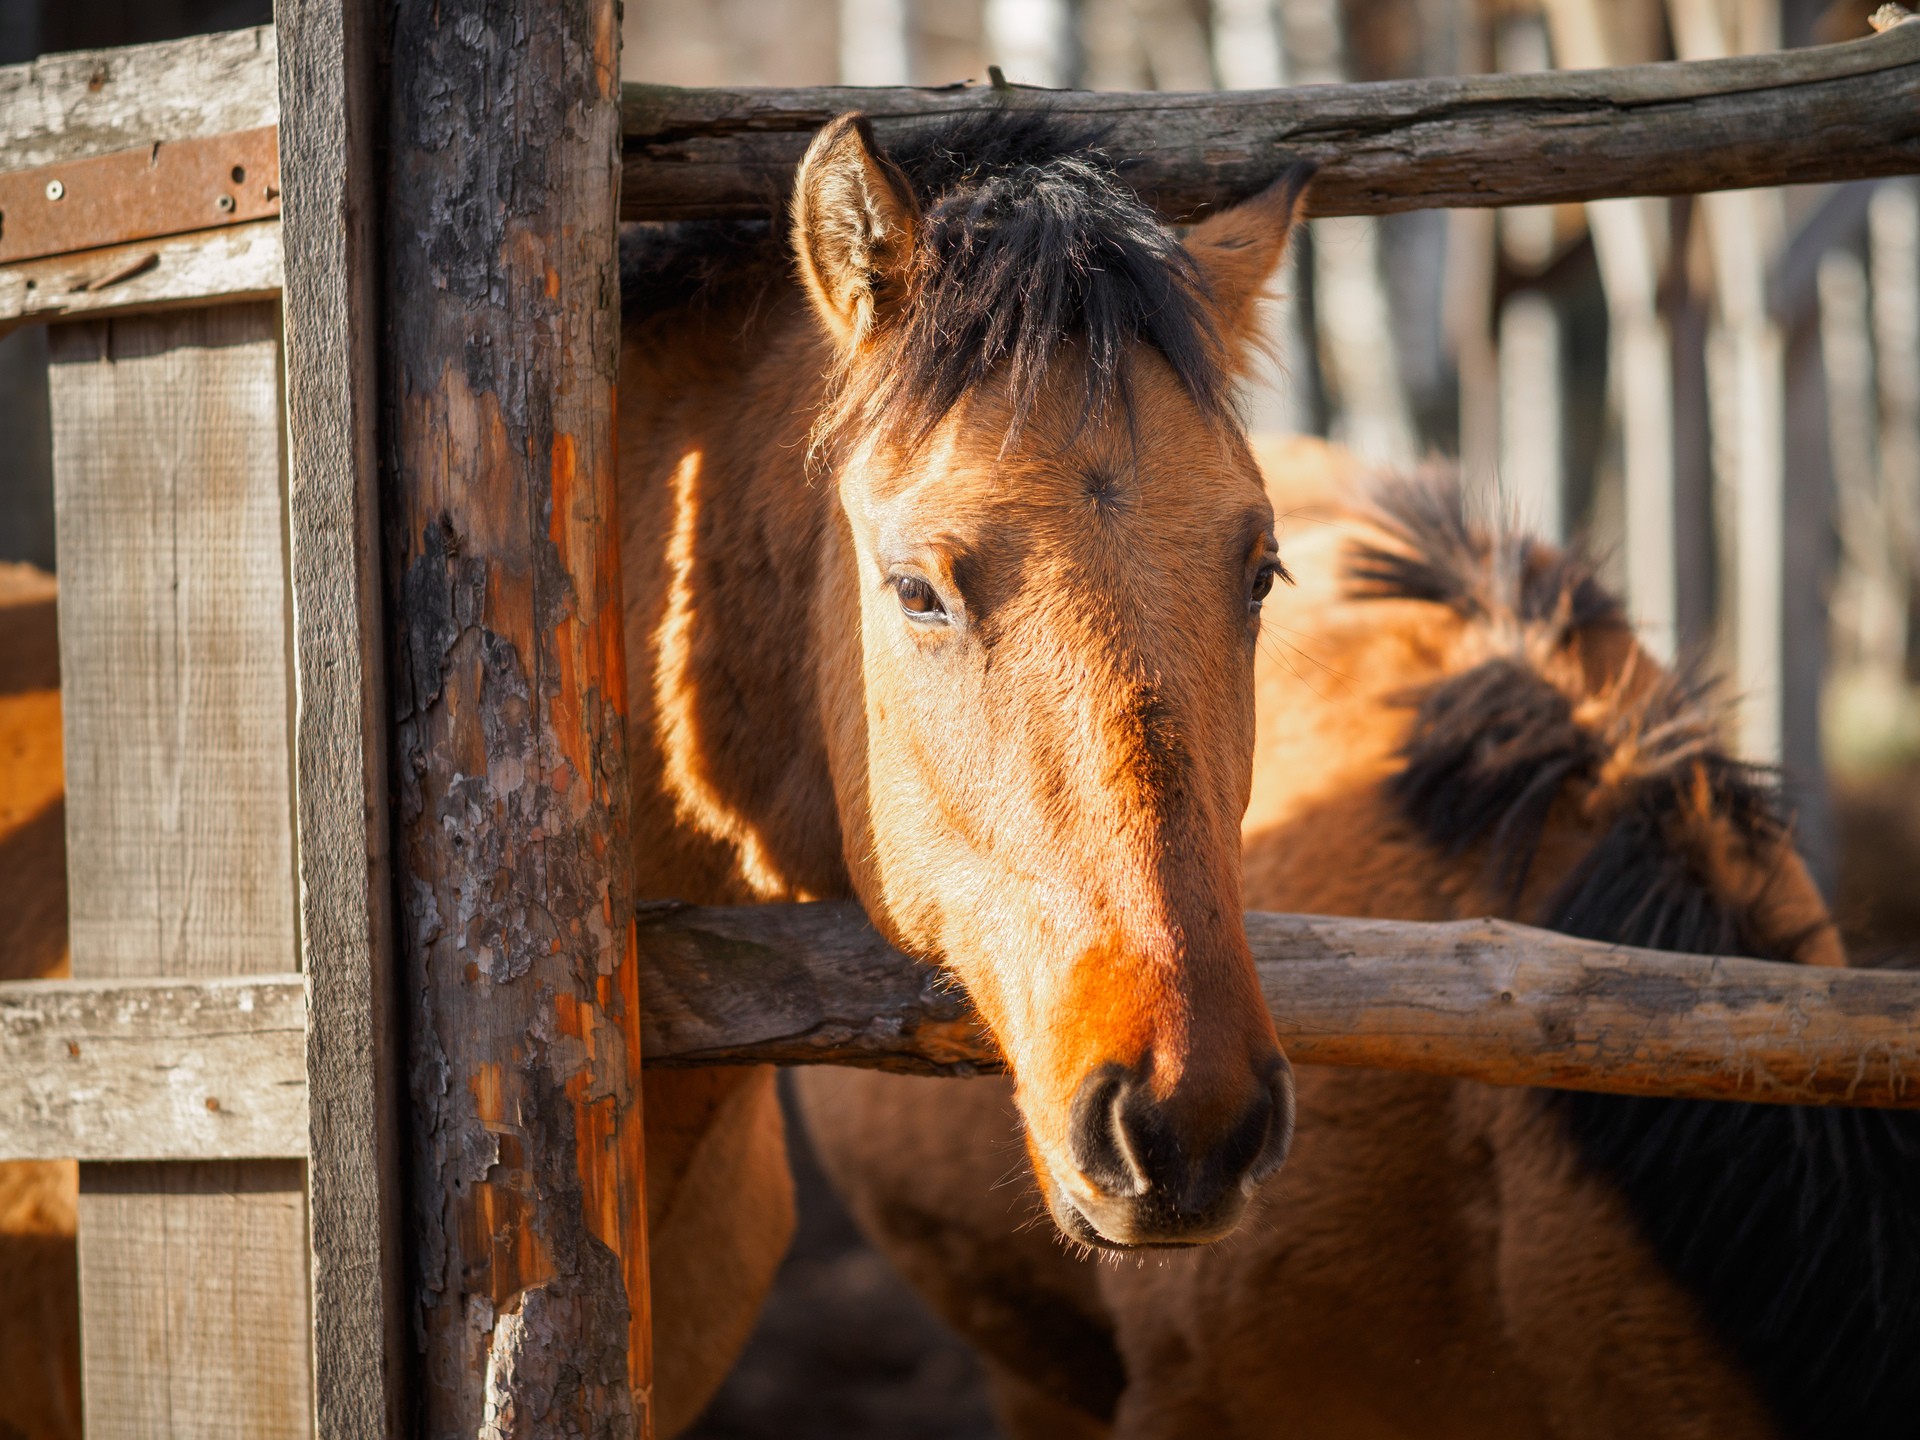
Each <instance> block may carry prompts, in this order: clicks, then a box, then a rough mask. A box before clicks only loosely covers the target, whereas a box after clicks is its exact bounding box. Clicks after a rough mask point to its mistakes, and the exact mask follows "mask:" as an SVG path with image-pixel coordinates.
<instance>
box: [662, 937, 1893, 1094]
mask: <svg viewBox="0 0 1920 1440" xmlns="http://www.w3.org/2000/svg"><path fill="white" fill-rule="evenodd" d="M642 917H643V923H642V926H641V930H640V943H641V952H642V955H643V956H644V957H645V973H646V991H645V994H646V998H647V1010H646V1017H645V1019H646V1023H645V1029H644V1032H643V1034H644V1039H643V1044H644V1045H645V1049H646V1055H647V1063H648V1064H649V1065H742V1064H760V1063H773V1064H787V1065H796V1064H809V1065H866V1066H872V1067H875V1068H878V1069H886V1070H900V1071H907V1072H912V1073H916V1074H972V1073H976V1072H978V1071H980V1070H988V1069H995V1068H998V1065H999V1063H1000V1062H999V1057H998V1055H997V1054H996V1052H995V1051H994V1048H993V1045H992V1042H991V1040H990V1039H989V1038H988V1037H987V1035H986V1033H985V1032H984V1031H983V1030H981V1029H980V1028H979V1027H978V1026H977V1025H976V1023H975V1022H974V1020H973V1018H972V1012H971V1008H970V1007H969V1005H968V1004H967V1001H966V998H965V996H964V995H963V994H962V993H961V992H960V990H959V988H958V987H957V986H956V985H955V984H953V983H952V981H951V980H950V979H948V978H947V977H946V976H944V975H943V974H942V973H941V972H939V971H937V970H936V969H934V968H933V967H931V966H928V965H925V964H921V963H917V962H915V961H912V960H910V959H908V958H906V957H905V956H902V955H899V954H898V953H896V952H894V951H893V950H891V949H890V948H889V947H888V946H887V944H886V942H885V941H883V940H882V939H881V938H880V936H879V935H878V933H877V932H875V931H874V930H873V928H872V927H871V926H870V925H868V923H867V921H866V918H865V916H863V915H862V914H861V912H860V910H859V908H858V907H857V906H856V905H853V904H851V903H849V902H835V903H829V904H818V905H783V906H739V907H730V908H729V907H713V908H706V907H675V906H653V907H648V908H647V909H645V910H643V912H642ZM1247 940H1248V943H1249V945H1250V946H1251V947H1252V950H1253V954H1254V957H1255V960H1256V963H1257V964H1258V966H1259V970H1260V981H1261V988H1262V990H1263V991H1264V993H1265V995H1266V999H1267V1006H1268V1009H1269V1010H1271V1011H1272V1013H1273V1017H1274V1024H1275V1026H1276V1028H1277V1029H1278V1030H1279V1033H1280V1040H1281V1043H1282V1044H1283V1045H1284V1046H1285V1047H1286V1050H1287V1054H1288V1056H1289V1057H1290V1058H1291V1059H1292V1060H1293V1061H1294V1063H1295V1064H1301V1065H1358V1066H1368V1067H1373V1068H1378V1069H1388V1070H1418V1071H1425V1072H1427V1073H1430V1074H1436V1075H1453V1076H1459V1077H1461V1078H1465V1079H1472V1080H1483V1081H1486V1082H1489V1083H1491V1084H1496V1085H1552V1086H1558V1087H1562V1088H1565V1089H1574V1090H1606V1091H1613V1092H1616V1093H1621V1094H1631V1095H1679V1096H1686V1097H1691V1098H1696V1099H1721V1100H1753V1101H1773V1102H1780V1103H1789V1104H1802V1105H1871V1106H1897V1107H1901V1108H1920V1027H1917V1026H1916V1020H1920V975H1913V974H1905V973H1898V972H1891V971H1873V970H1836V969H1825V968H1815V967H1812V966H1800V965H1782V964H1777V963H1774V962H1770V961H1763V960H1742V959H1735V958H1713V957H1706V956H1697V955H1672V954H1666V953H1664V952H1661V951H1653V950H1635V949H1632V948H1630V947H1627V946H1617V945H1603V944H1598V943H1596V942H1594V941H1590V940H1576V939H1573V938H1571V937H1569V936H1565V935H1559V934H1555V933H1553V932H1552V931H1547V930H1536V929H1533V928H1531V927H1529V926H1525V925H1515V924H1511V923H1508V922H1506V921H1501V920H1462V921H1452V922H1448V923H1443V924H1414V923H1409V922H1403V921H1390V920H1354V919H1346V918H1341V917H1337V916H1327V915H1276V914H1265V913H1259V912H1255V913H1250V914H1249V915H1248V916H1247Z"/></svg>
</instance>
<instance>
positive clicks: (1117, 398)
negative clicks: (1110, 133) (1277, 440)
mask: <svg viewBox="0 0 1920 1440" xmlns="http://www.w3.org/2000/svg"><path fill="white" fill-rule="evenodd" d="M1101 138H1102V132H1101V131H1100V130H1099V129H1090V128H1087V127H1086V126H1084V125H1076V124H1074V123H1071V122H1070V121H1069V120H1068V119H1067V118H1065V117H1062V116H1059V115H1056V114H1054V113H1052V112H1051V111H1049V110H1047V109H1046V108H1044V107H1028V106H1023V107H1020V108H1017V109H1016V108H996V109H988V110H977V111H971V112H968V113H965V114H961V115H958V116H954V117H950V118H946V119H942V120H938V121H930V122H924V123H918V124H908V125H905V126H902V127H900V128H898V129H896V130H895V131H894V132H893V136H892V139H891V140H890V143H889V144H888V147H887V157H888V158H889V159H890V160H891V161H892V162H893V163H894V164H895V165H896V166H898V167H899V169H900V171H901V173H902V174H903V175H904V176H905V177H906V179H907V182H908V184H909V186H910V187H911V189H912V191H913V196H914V200H915V203H916V205H917V207H918V209H919V212H920V216H919V218H920V225H919V234H918V237H917V243H916V246H915V251H914V255H913V257H912V260H911V264H912V267H913V272H914V274H913V280H912V283H911V285H910V286H909V287H908V296H907V299H906V302H905V304H904V306H903V309H902V311H901V313H900V314H898V315H897V316H894V317H891V318H890V320H889V322H888V323H887V325H886V326H885V327H884V328H883V331H882V333H881V335H880V336H879V337H878V341H877V343H878V344H879V345H880V346H881V347H882V348H881V350H880V352H879V354H878V355H877V356H876V357H875V358H874V363H872V364H871V365H869V366H867V367H865V368H866V370H867V372H868V373H869V375H870V376H871V377H872V379H871V381H870V383H869V384H868V385H867V386H866V387H865V388H864V389H863V391H862V392H861V394H860V395H859V396H858V397H857V404H855V405H853V406H851V407H848V406H843V407H841V408H842V411H843V413H845V414H853V413H857V414H858V416H859V417H860V418H862V419H864V420H871V421H879V422H882V423H885V424H886V425H888V426H889V427H890V428H893V429H895V430H896V431H898V432H899V433H903V434H907V435H915V436H921V437H923V436H924V435H925V434H926V433H927V432H928V431H930V430H931V429H932V428H933V427H934V426H935V425H937V424H938V423H939V422H940V421H941V420H942V419H943V418H945V416H946V415H947V414H949V413H950V412H951V411H952V410H953V408H954V407H955V406H956V405H958V404H959V403H960V401H961V400H962V399H963V398H965V396H966V395H967V394H968V393H969V392H971V391H972V390H974V389H975V388H976V387H978V386H979V385H981V384H982V383H984V382H985V381H986V380H988V379H989V378H990V377H992V376H994V375H996V374H999V373H1004V374H1005V376H1006V378H1007V382H1008V397H1009V401H1010V406H1011V417H1010V424H1009V429H1008V434H1009V436H1010V437H1011V436H1013V435H1017V434H1018V432H1019V431H1020V429H1021V428H1022V427H1023V426H1024V424H1025V423H1026V422H1027V420H1028V419H1030V418H1031V414H1032V411H1033V407H1034V405H1035V403H1036V402H1037V400H1038V398H1039V395H1040V391H1041V387H1042V384H1043V382H1044V381H1045V379H1046V377H1047V374H1048V373H1049V371H1050V370H1051V369H1052V367H1053V362H1054V361H1055V359H1056V358H1057V357H1058V356H1059V354H1060V352H1061V350H1062V349H1063V347H1065V346H1067V345H1069V344H1072V345H1074V346H1075V347H1076V348H1077V350H1078V351H1079V358H1080V360H1081V365H1080V395H1079V402H1080V411H1081V419H1082V423H1084V422H1085V421H1086V420H1088V419H1092V418H1097V417H1099V416H1102V415H1104V414H1106V413H1109V412H1110V411H1111V410H1112V409H1113V408H1114V407H1115V406H1116V405H1118V406H1119V407H1120V408H1122V409H1124V408H1125V405H1126V403H1127V400H1128V398H1129V375H1128V350H1129V347H1130V346H1131V345H1133V344H1136V343H1144V344H1146V345H1149V346H1151V347H1152V348H1154V349H1155V350H1157V351H1158V352H1159V353H1160V355H1161V356H1162V357H1163V358H1164V359H1165V360H1166V362H1167V364H1168V366H1169V367H1170V368H1171V369H1172V370H1173V372H1174V374H1175V376H1176V377H1177V378H1178V379H1179V381H1180V382H1181V384H1182V385H1183V386H1185V388H1186V389H1187V391H1188V392H1189V393H1190V394H1191V395H1192V396H1193V397H1194V399H1195V401H1196V402H1197V403H1198V404H1199V405H1200V407H1201V409H1202V411H1203V412H1204V413H1206V414H1207V415H1209V416H1210V417H1220V416H1224V415H1225V414H1226V413H1227V412H1228V410H1229V407H1230V404H1231V399H1230V397H1231V384H1230V378H1229V375H1228V369H1227V365H1226V360H1225V356H1224V354H1223V351H1222V349H1221V345H1220V340H1219V337H1218V335H1217V334H1216V333H1215V329H1214V326H1213V322H1212V319H1211V317H1210V313H1209V311H1208V309H1207V305H1206V287H1205V282H1204V280H1203V278H1202V276H1201V275H1200V272H1199V269H1198V267H1197V266H1196V265H1195V264H1194V263H1193V260H1192V258H1191V257H1190V256H1189V255H1188V254H1187V252H1186V250H1185V249H1184V248H1183V247H1182V246H1181V245H1180V243H1179V241H1178V240H1177V239H1175V237H1174V236H1173V235H1172V234H1171V233H1170V232H1169V231H1168V230H1167V229H1166V227H1165V226H1163V225H1161V224H1160V222H1159V220H1158V219H1157V218H1156V217H1155V215H1154V213H1153V212H1152V211H1151V210H1150V209H1148V207H1147V206H1146V205H1145V204H1143V203H1142V202H1141V200H1140V198H1139V197H1138V196H1137V195H1135V194H1134V192H1133V191H1132V190H1131V189H1129V188H1128V187H1127V186H1126V185H1125V184H1124V183H1123V182H1122V180H1121V178H1120V171H1121V165H1120V163H1119V162H1118V161H1116V160H1115V159H1114V157H1112V156H1111V155H1110V154H1108V152H1107V151H1106V150H1104V149H1103V148H1102V147H1101V143H1100V142H1101ZM787 244H788V239H787V236H786V234H785V231H784V227H776V226H775V225H773V224H771V223H769V222H767V221H733V222H722V223H716V222H701V221H694V222H682V223H679V224H642V225H630V226H626V227H624V229H623V231H622V236H621V301H622V309H623V313H624V318H625V320H626V322H627V323H628V324H634V323H638V322H640V321H644V320H646V319H650V318H652V317H654V316H657V315H660V314H663V313H666V312H668V311H672V310H676V309H680V308H683V307H688V306H695V305H700V304H717V303H719V302H720V301H721V300H722V299H726V298H733V297H737V296H739V295H740V294H742V293H744V292H755V293H757V292H759V291H760V290H762V289H764V287H765V285H766V284H767V283H768V282H770V281H772V280H775V279H778V278H779V277H780V276H781V274H782V272H785V273H787V274H790V273H791V268H792V260H791V257H790V255H789V254H788V251H787Z"/></svg>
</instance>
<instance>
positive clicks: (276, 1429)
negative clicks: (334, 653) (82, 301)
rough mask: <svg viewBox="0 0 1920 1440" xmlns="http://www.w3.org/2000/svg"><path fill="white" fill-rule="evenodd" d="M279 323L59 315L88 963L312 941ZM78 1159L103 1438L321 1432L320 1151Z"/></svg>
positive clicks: (98, 1425)
mask: <svg viewBox="0 0 1920 1440" xmlns="http://www.w3.org/2000/svg"><path fill="white" fill-rule="evenodd" d="M279 331H280V325H279V314H278V308H277V307H276V306H275V305H272V304H250V305H233V306H224V307H218V308H214V309H205V310H184V311H179V312H176V313H172V314H166V315H154V316H145V317H137V318H122V319H115V320H91V321H83V322H76V323H72V324H67V325H62V326H57V327H56V328H55V329H54V331H53V332H52V338H51V345H50V350H51V355H52V360H53V364H52V367H51V373H50V378H49V394H50V398H51V402H52V413H53V436H54V484H55V510H56V516H57V526H58V536H59V547H60V571H61V599H60V607H59V614H60V648H61V661H62V681H63V701H64V703H63V707H62V708H63V716H64V728H65V749H66V766H67V851H68V866H69V875H70V884H71V895H72V902H71V912H70V913H71V919H72V927H71V947H72V958H73V974H74V977H75V979H76V980H81V981H85V980H99V979H106V978H151V977H156V976H174V977H204V978H211V977H214V976H222V975H245V974H249V973H252V974H262V973H273V972H285V971H287V970H289V969H290V968H292V967H293V966H294V965H295V964H296V963H297V935H296V925H295V907H294V894H295V879H294V870H293V838H292V837H293V826H292V804H293V799H292V765H291V753H290V745H291V724H292V713H291V706H290V699H291V675H290V673H289V666H288V658H287V652H288V646H287V635H288V627H289V625H290V623H291V615H290V611H289V600H288V587H287V564H286V528H285V527H286V522H285V514H286V510H285V505H284V500H283V494H284V490H283V478H282V464H283V457H282V448H283V447H282V434H283V427H282V424H281V418H280V346H279ZM213 1098H216V1099H218V1098H219V1097H217V1096H215V1097H213ZM203 1103H204V1102H203ZM80 1184H81V1194H80V1212H79V1226H80V1238H79V1243H80V1284H81V1308H82V1313H83V1315H84V1316H85V1324H84V1326H83V1356H82V1364H83V1375H84V1384H85V1403H86V1427H87V1434H88V1436H89V1437H90V1440H117V1437H122V1436H127V1437H143V1440H144V1437H159V1436H168V1437H171V1436H180V1437H186V1436H217V1437H225V1436H232V1437H235V1440H238V1437H242V1436H245V1437H268V1440H277V1437H282V1436H288V1437H296V1436H306V1435H309V1434H311V1433H312V1404H311V1389H312V1386H311V1373H310V1372H311V1364H310V1359H309V1343H308V1300H307V1237H306V1194H305V1192H306V1186H305V1181H304V1167H303V1166H301V1165H300V1164H299V1163H298V1162H297V1161H296V1162H288V1161H219V1162H196V1163H190V1164H173V1165H129V1164H126V1163H94V1164H83V1165H82V1167H81V1181H80ZM214 1296H217V1297H218V1298H217V1300H212V1297H214ZM210 1301H211V1303H210Z"/></svg>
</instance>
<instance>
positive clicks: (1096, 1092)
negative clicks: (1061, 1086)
mask: <svg viewBox="0 0 1920 1440" xmlns="http://www.w3.org/2000/svg"><path fill="white" fill-rule="evenodd" d="M1131 1089H1132V1083H1131V1082H1130V1081H1129V1080H1128V1078H1127V1072H1126V1071H1125V1070H1123V1069H1121V1068H1120V1066H1118V1065H1112V1064H1109V1065H1102V1066H1101V1067H1100V1068H1099V1069H1098V1070H1095V1071H1094V1072H1093V1073H1092V1074H1090V1075H1088V1076H1087V1078H1086V1079H1084V1080H1082V1081H1081V1082H1080V1088H1079V1090H1078V1091H1077V1092H1076V1093H1075V1095H1074V1097H1073V1113H1072V1115H1071V1116H1069V1117H1068V1122H1067V1144H1068V1148H1069V1150H1070V1151H1071V1153H1072V1155H1073V1163H1074V1165H1075V1166H1076V1167H1077V1168H1078V1169H1079V1171H1080V1173H1081V1174H1082V1175H1084V1176H1086V1177H1087V1179H1088V1180H1090V1181H1092V1182H1093V1183H1094V1184H1095V1185H1098V1186H1099V1187H1100V1188H1101V1189H1102V1190H1104V1191H1105V1192H1107V1193H1108V1194H1110V1195H1138V1194H1141V1193H1142V1192H1143V1191H1145V1190H1146V1188H1147V1178H1146V1176H1144V1175H1143V1174H1141V1173H1140V1170H1139V1167H1138V1165H1137V1163H1136V1162H1135V1159H1134V1157H1133V1155H1132V1154H1131V1153H1129V1149H1128V1146H1127V1143H1126V1140H1125V1138H1124V1136H1123V1134H1122V1130H1121V1124H1122V1121H1121V1110H1122V1107H1123V1106H1124V1104H1125V1102H1126V1098H1127V1092H1128V1091H1129V1090H1131Z"/></svg>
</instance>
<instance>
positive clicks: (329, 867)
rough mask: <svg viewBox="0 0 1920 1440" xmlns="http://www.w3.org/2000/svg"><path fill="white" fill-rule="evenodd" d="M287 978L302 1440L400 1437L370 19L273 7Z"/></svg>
mask: <svg viewBox="0 0 1920 1440" xmlns="http://www.w3.org/2000/svg"><path fill="white" fill-rule="evenodd" d="M277 13H278V19H279V25H280V36H281V47H280V57H281V67H282V85H281V89H282V93H284V94H285V96H286V97H287V98H286V106H285V110H284V113H283V115H282V117H281V122H280V144H281V150H282V155H283V163H282V165H281V173H282V174H283V175H284V176H285V177H286V194H285V199H284V204H285V212H284V213H285V218H284V221H283V224H284V225H285V232H284V233H285V242H286V246H287V251H288V255H289V257H290V260H291V262H292V263H291V265H290V267H289V274H288V285H287V290H286V298H285V302H284V313H285V323H286V406H287V421H288V426H287V428H288V436H289V448H288V505H289V515H290V520H289V529H290V538H291V547H290V548H291V558H292V567H293V571H292V573H293V616H294V626H293V655H294V666H295V672H296V678H297V692H298V696H299V703H298V707H297V710H296V714H295V719H294V727H295V729H294V763H295V767H296V771H295V773H296V777H297V785H296V791H297V795H298V805H297V812H296V823H297V826H298V836H299V845H298V853H299V858H300V937H301V968H302V969H303V970H304V971H305V972H306V975H307V980H308V984H309V986H310V987H311V994H312V1007H311V1024H312V1029H311V1030H310V1032H309V1034H308V1037H307V1067H308V1068H307V1081H308V1086H309V1092H310V1097H311V1099H310V1106H309V1111H308V1115H309V1125H310V1132H309V1146H310V1153H311V1155H312V1161H311V1163H310V1165H309V1167H308V1179H309V1183H310V1186H311V1189H310V1191H309V1195H308V1203H309V1205H310V1213H311V1216H312V1227H313V1350H314V1404H315V1423H316V1426H317V1433H318V1434H321V1435H325V1436H328V1437H329V1440H332V1437H339V1440H376V1437H398V1436H400V1435H402V1434H404V1433H406V1424H405V1418H406V1413H407V1411H406V1392H405V1387H404V1384H403V1380H404V1376H405V1374H406V1368H407V1364H406V1362H407V1355H408V1351H409V1349H410V1340H411V1335H410V1333H409V1328H408V1326H407V1324H406V1315H405V1306H406V1275H405V1269H404V1265H405V1261H404V1253H405V1228H404V1227H405V1206H404V1203H403V1199H402V1191H401V1185H400V1183H399V1177H400V1175H401V1173H402V1166H403V1165H404V1164H405V1150H404V1145H403V1143H402V1141H401V1138H400V1137H401V1117H400V1099H399V1096H400V1092H401V1088H402V1087H401V1081H400V1074H399V1067H400V1065H401V1057H402V1053H403V1047H404V1042H403V1041H402V1039H401V1038H400V1036H399V1034H398V1024H397V1017H396V1016H395V1014H394V1010H395V1008H396V1007H395V1005H394V1004H393V999H392V997H393V995H394V979H393V971H392V965H393V956H392V916H391V914H390V904H391V897H392V893H393V881H392V875H391V873H390V862H389V853H388V851H389V846H388V824H389V822H388V810H387V790H386V779H387V746H386V738H387V698H386V693H385V686H384V680H385V676H384V666H383V664H382V651H383V647H384V645H385V643H386V641H385V637H386V629H385V626H384V624H383V623H382V619H381V595H380V584H381V573H380V553H379V523H380V522H379V467H378V448H377V447H378V435H377V429H376V427H377V422H378V415H379V390H378V385H377V379H376V377H377V376H378V374H379V363H378V354H377V350H376V343H375V342H376V336H377V334H378V329H377V327H376V325H375V324H374V323H373V321H372V317H373V316H374V314H375V313H376V311H375V305H376V303H377V281H376V277H377V275H378V274H379V267H380V253H379V250H378V246H377V241H376V237H375V236H374V233H373V220H372V216H373V202H374V196H373V175H374V155H373V147H374V142H375V138H376V137H375V135H374V133H373V123H372V117H373V115H374V114H375V110H374V104H375V101H374V97H373V95H372V93H371V89H372V82H373V76H374V53H373V52H374V48H375V47H374V43H373V42H374V40H375V38H376V37H377V36H378V34H379V29H378V26H379V18H378V16H377V14H375V13H374V12H373V10H372V7H371V6H370V5H368V4H365V3H361V0H280V3H279V6H278V10H277Z"/></svg>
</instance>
